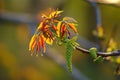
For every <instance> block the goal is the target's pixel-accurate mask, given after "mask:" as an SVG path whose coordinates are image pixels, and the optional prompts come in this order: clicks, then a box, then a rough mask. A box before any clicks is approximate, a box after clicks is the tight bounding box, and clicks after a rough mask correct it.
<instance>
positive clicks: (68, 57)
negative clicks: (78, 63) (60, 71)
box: [66, 41, 74, 72]
mask: <svg viewBox="0 0 120 80" xmlns="http://www.w3.org/2000/svg"><path fill="white" fill-rule="evenodd" d="M73 50H74V48H73V45H72V43H71V41H68V42H67V43H66V65H67V68H68V71H69V72H72V52H73Z"/></svg>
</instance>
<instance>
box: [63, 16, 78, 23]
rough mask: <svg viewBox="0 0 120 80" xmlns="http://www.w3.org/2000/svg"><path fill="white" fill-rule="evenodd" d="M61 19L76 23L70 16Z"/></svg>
mask: <svg viewBox="0 0 120 80" xmlns="http://www.w3.org/2000/svg"><path fill="white" fill-rule="evenodd" d="M63 21H65V22H70V23H77V21H76V20H75V19H73V18H71V17H64V18H63Z"/></svg>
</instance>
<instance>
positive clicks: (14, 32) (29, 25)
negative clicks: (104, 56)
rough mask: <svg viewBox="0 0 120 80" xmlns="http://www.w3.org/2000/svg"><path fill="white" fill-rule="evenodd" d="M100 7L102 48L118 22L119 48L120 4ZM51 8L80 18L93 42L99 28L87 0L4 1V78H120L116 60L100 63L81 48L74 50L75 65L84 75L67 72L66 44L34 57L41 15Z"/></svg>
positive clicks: (0, 55) (0, 73)
mask: <svg viewBox="0 0 120 80" xmlns="http://www.w3.org/2000/svg"><path fill="white" fill-rule="evenodd" d="M98 6H99V9H100V13H101V19H102V26H103V28H104V31H105V35H104V37H105V40H104V41H103V42H102V47H103V48H104V47H105V46H106V43H107V42H108V40H109V39H110V35H111V33H113V29H114V27H115V26H116V25H117V26H118V27H117V30H116V33H115V35H114V36H113V37H114V39H115V40H116V42H117V44H118V45H117V46H118V49H119V48H120V46H119V44H120V34H119V31H120V22H119V21H120V7H119V6H115V5H109V4H98ZM48 8H59V9H60V10H64V13H63V15H64V16H69V17H73V18H74V19H76V20H77V21H78V23H79V27H78V31H79V34H80V36H82V37H83V38H85V39H86V40H89V41H90V42H94V41H95V38H94V37H93V34H92V31H93V29H95V27H96V14H95V9H94V7H93V6H92V5H91V4H90V2H88V1H87V0H0V80H120V78H119V76H115V75H114V72H115V69H116V66H115V64H114V63H109V62H103V63H100V64H96V63H94V62H93V61H92V59H91V58H90V57H89V56H88V55H84V54H81V52H79V51H74V53H73V65H74V66H75V69H77V72H79V73H80V74H77V72H76V71H75V73H72V74H71V73H69V72H67V69H66V68H65V66H64V64H65V62H64V57H65V49H64V48H65V47H64V46H61V47H59V46H56V45H54V46H50V47H48V48H49V51H48V52H47V53H46V54H45V56H43V57H41V56H39V57H36V56H31V55H30V52H29V51H28V45H29V41H30V38H31V36H32V35H33V33H34V30H35V29H36V27H37V25H38V24H37V22H36V21H39V20H38V15H39V14H40V13H41V12H44V11H43V10H45V9H48ZM34 21H35V22H34ZM58 51H59V52H58ZM49 52H51V53H50V54H49ZM52 53H55V54H54V55H52ZM59 55H60V56H62V60H61V58H59ZM55 59H57V60H55ZM62 64H63V65H62ZM75 75H76V76H77V77H78V76H79V77H80V78H76V76H75Z"/></svg>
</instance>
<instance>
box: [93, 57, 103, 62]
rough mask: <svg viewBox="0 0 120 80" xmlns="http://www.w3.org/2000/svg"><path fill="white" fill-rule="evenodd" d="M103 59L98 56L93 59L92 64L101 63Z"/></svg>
mask: <svg viewBox="0 0 120 80" xmlns="http://www.w3.org/2000/svg"><path fill="white" fill-rule="evenodd" d="M103 60H104V58H103V57H102V56H98V57H97V58H96V59H94V62H97V63H100V62H103Z"/></svg>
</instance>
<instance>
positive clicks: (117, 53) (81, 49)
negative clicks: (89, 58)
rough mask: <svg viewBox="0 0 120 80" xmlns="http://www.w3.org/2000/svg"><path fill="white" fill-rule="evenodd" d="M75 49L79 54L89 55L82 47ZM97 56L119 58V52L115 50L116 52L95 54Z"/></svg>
mask: <svg viewBox="0 0 120 80" xmlns="http://www.w3.org/2000/svg"><path fill="white" fill-rule="evenodd" d="M76 49H77V50H78V51H80V52H83V53H86V54H89V53H90V51H89V50H87V49H84V48H82V47H79V46H76ZM97 55H98V56H102V57H108V56H120V50H116V51H112V52H97Z"/></svg>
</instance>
